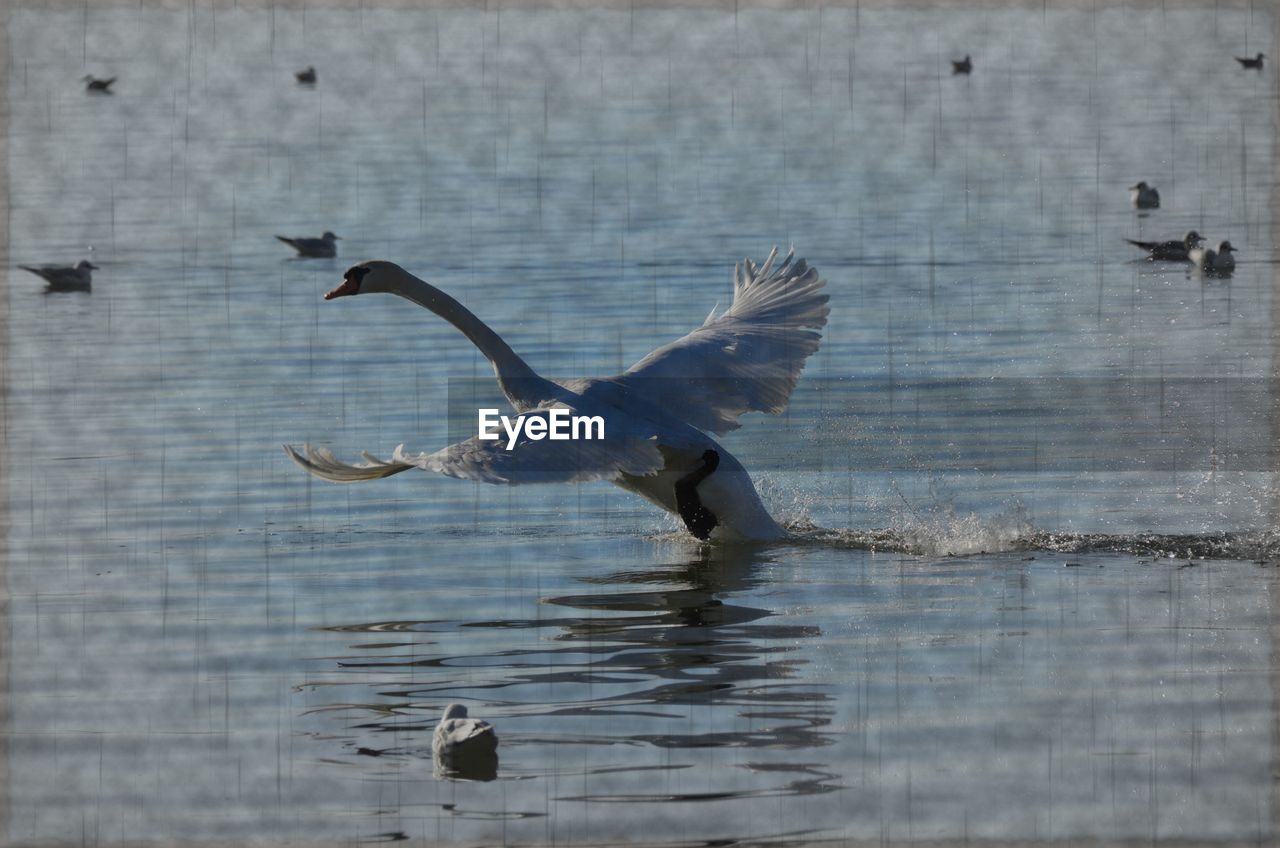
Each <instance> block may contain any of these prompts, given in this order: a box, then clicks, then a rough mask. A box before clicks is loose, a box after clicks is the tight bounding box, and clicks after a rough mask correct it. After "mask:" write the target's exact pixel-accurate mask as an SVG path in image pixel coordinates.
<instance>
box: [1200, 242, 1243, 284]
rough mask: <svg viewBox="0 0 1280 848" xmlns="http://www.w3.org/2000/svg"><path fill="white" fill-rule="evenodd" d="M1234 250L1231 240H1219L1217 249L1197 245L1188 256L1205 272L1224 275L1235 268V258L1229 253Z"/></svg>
mask: <svg viewBox="0 0 1280 848" xmlns="http://www.w3.org/2000/svg"><path fill="white" fill-rule="evenodd" d="M1234 252H1235V248H1234V247H1232V246H1231V242H1229V241H1220V242H1218V248H1217V250H1214V249H1213V248H1211V247H1197V248H1195V249H1194V250H1192V251H1191V253H1190V256H1189V258H1190V260H1191V263H1192V264H1193V265H1195V266H1196V268H1197V269H1199V270H1200V271H1202V272H1203V273H1205V274H1210V275H1220V276H1226V275H1228V274H1230V273H1231V272H1233V271H1235V269H1236V258H1235V257H1234V256H1232V255H1231V254H1232V253H1234Z"/></svg>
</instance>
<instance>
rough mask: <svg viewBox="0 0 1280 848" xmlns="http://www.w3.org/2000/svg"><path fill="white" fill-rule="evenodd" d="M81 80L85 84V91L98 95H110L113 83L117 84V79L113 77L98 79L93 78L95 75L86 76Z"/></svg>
mask: <svg viewBox="0 0 1280 848" xmlns="http://www.w3.org/2000/svg"><path fill="white" fill-rule="evenodd" d="M81 80H82V81H83V82H84V90H85V91H93V92H97V93H98V94H110V93H111V83H113V82H115V81H116V78H115V77H111V79H98V78H96V77H95V76H93V74H86V75H85V76H84V77H82V78H81Z"/></svg>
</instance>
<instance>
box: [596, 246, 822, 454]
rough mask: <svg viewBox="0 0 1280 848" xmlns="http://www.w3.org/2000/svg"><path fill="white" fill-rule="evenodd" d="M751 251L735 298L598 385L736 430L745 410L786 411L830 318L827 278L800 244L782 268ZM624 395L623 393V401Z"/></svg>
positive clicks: (705, 426)
mask: <svg viewBox="0 0 1280 848" xmlns="http://www.w3.org/2000/svg"><path fill="white" fill-rule="evenodd" d="M777 254H778V250H777V248H774V249H773V251H772V252H770V254H769V258H768V259H767V260H765V263H764V265H756V264H755V263H754V262H752V261H751V260H749V259H747V260H744V261H743V262H742V264H740V265H738V266H737V268H736V269H735V273H734V286H733V289H734V291H733V305H732V306H730V307H729V309H728V311H726V312H724V313H722V314H720V315H716V314H715V312H714V311H713V312H712V313H711V314H710V315H708V316H707V320H706V321H705V322H703V324H702V326H701V327H699V328H698V329H696V330H694V331H693V332H692V333H689V335H687V336H685V337H684V338H682V339H678V340H677V341H674V342H672V343H671V344H669V345H666V346H664V347H660V348H658V349H657V350H655V351H654V352H653V353H650V354H649V355H648V356H646V357H645V358H644V359H641V360H640V361H639V362H637V363H636V364H635V365H632V366H631V367H630V368H629V369H627V371H626V373H624V374H621V375H619V376H617V377H613V378H609V379H607V380H602V381H600V383H598V384H596V387H593V388H594V389H595V390H597V391H598V390H600V389H604V390H605V391H601V392H600V394H601V397H602V398H608V397H609V396H610V395H611V394H612V393H613V391H614V387H616V388H619V389H622V390H623V391H624V392H625V395H626V397H629V398H635V399H638V400H640V401H642V402H646V403H648V404H651V405H653V406H655V407H657V408H658V409H662V410H667V411H670V412H674V413H675V414H676V415H678V416H679V417H680V418H681V419H682V420H684V421H687V422H689V423H690V424H692V425H693V426H695V427H697V428H699V429H701V430H707V431H710V432H712V433H727V432H729V431H730V430H736V429H737V428H738V427H739V426H740V425H739V424H738V416H740V415H742V414H743V413H744V412H750V411H758V412H772V413H778V412H781V411H782V410H783V409H785V408H786V406H787V400H788V399H789V398H790V397H791V390H792V389H794V388H795V385H796V382H797V381H798V380H799V379H800V371H801V370H802V369H803V368H804V363H805V360H806V359H808V358H809V356H810V354H812V353H813V352H814V351H815V350H817V349H818V344H819V343H820V342H821V340H822V333H821V332H819V331H820V330H821V329H822V328H823V327H824V326H826V323H827V313H828V312H829V310H828V308H827V295H826V294H824V293H823V292H822V287H823V286H824V285H826V280H824V279H822V277H820V276H819V275H818V272H817V270H815V269H814V268H811V267H809V266H808V264H806V263H805V261H804V260H803V259H795V252H794V251H790V252H788V253H787V256H786V258H785V259H783V260H782V263H781V264H779V265H778V266H777V267H776V268H775V267H774V260H775V259H776V258H777ZM615 402H616V401H615Z"/></svg>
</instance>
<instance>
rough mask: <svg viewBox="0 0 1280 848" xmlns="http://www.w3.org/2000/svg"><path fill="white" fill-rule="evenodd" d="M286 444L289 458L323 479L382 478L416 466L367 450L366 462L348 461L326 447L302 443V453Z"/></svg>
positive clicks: (345, 481) (348, 480) (356, 479)
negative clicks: (389, 460) (352, 462)
mask: <svg viewBox="0 0 1280 848" xmlns="http://www.w3.org/2000/svg"><path fill="white" fill-rule="evenodd" d="M283 447H284V452H285V453H286V454H288V455H289V458H290V459H292V460H293V461H294V462H296V463H297V464H298V465H300V466H302V467H303V468H305V469H306V470H307V472H308V473H310V474H314V475H315V476H316V477H320V478H322V479H324V480H331V481H333V482H334V483H359V482H361V481H364V480H379V479H381V478H383V477H390V476H391V475H392V474H399V473H400V472H401V471H408V470H409V469H410V468H416V467H417V466H415V465H411V464H409V463H407V462H401V461H399V460H392V461H391V462H385V461H383V460H381V459H378V458H377V457H376V456H374V455H373V454H370V453H367V452H366V453H362V454H361V456H362V457H364V459H365V462H366V463H367V464H366V465H348V464H347V463H345V462H342V461H340V460H339V459H338V458H337V457H335V456H334V455H333V454H332V453H330V452H329V451H328V450H326V449H324V448H313V447H311V445H303V446H302V453H298V451H297V450H296V449H295V448H294V447H293V445H284V446H283ZM401 447H403V445H402V446H401ZM396 450H397V451H400V448H396Z"/></svg>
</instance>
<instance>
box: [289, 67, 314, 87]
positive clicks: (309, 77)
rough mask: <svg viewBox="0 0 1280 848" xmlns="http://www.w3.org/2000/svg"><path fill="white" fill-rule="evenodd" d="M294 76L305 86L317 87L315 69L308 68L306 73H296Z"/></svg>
mask: <svg viewBox="0 0 1280 848" xmlns="http://www.w3.org/2000/svg"><path fill="white" fill-rule="evenodd" d="M293 75H294V76H295V77H297V78H298V82H300V83H302V84H303V85H315V83H316V69H315V68H314V67H308V68H307V69H306V70H305V71H295V72H294V74H293Z"/></svg>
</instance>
